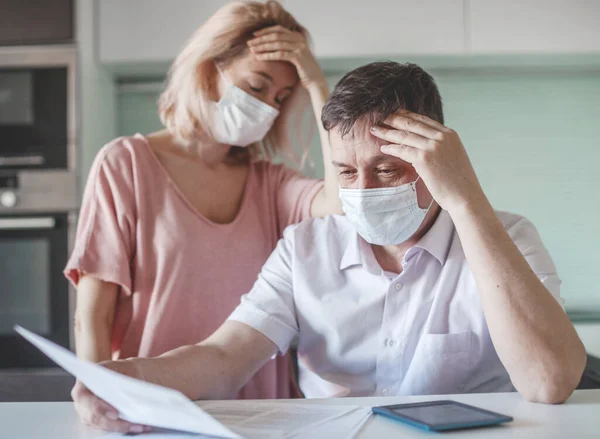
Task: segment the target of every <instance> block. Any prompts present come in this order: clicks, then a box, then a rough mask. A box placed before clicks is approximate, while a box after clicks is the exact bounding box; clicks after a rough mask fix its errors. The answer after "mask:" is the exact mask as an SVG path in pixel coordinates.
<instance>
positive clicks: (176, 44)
mask: <svg viewBox="0 0 600 439" xmlns="http://www.w3.org/2000/svg"><path fill="white" fill-rule="evenodd" d="M226 3H228V1H227V0H202V1H198V0H172V1H169V2H165V1H163V0H127V1H123V0H102V1H98V2H97V6H98V15H99V20H98V23H99V38H100V41H99V45H98V47H99V59H100V61H101V62H102V63H128V62H161V61H163V62H164V61H170V60H172V59H173V58H174V57H175V55H176V54H177V53H178V51H179V50H180V49H181V47H182V46H183V45H184V44H185V42H186V40H187V39H188V38H189V37H190V36H191V34H192V33H193V32H194V31H195V30H196V29H197V28H198V27H199V26H200V25H201V24H202V23H203V22H204V21H205V20H206V19H207V18H208V17H209V16H210V15H212V14H213V13H214V12H215V11H216V10H217V9H218V8H219V7H221V6H222V5H224V4H226ZM282 3H283V5H284V6H285V7H286V8H287V9H288V10H289V11H290V12H291V13H292V14H293V15H294V16H295V17H296V18H297V19H298V21H299V22H300V23H302V24H303V25H304V26H305V27H306V28H307V29H308V30H309V31H310V33H311V35H312V37H313V42H314V49H315V53H316V54H317V56H319V57H322V58H330V57H363V56H369V57H386V56H393V55H401V54H430V55H432V54H463V53H465V50H466V46H465V33H464V28H465V23H464V16H465V14H464V9H463V6H464V5H463V0H421V1H419V2H415V1H413V0H394V1H392V0H371V1H369V2H352V3H351V2H348V1H346V0H328V1H317V0H288V1H282Z"/></svg>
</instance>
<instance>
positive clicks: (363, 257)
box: [340, 210, 454, 272]
mask: <svg viewBox="0 0 600 439" xmlns="http://www.w3.org/2000/svg"><path fill="white" fill-rule="evenodd" d="M453 234H454V223H452V219H451V218H450V215H448V212H446V211H445V210H441V211H440V213H439V215H438V217H437V218H436V220H435V222H434V223H433V226H431V229H429V231H428V232H427V233H426V234H425V235H424V236H423V237H422V238H421V239H420V240H419V242H417V243H416V244H415V245H414V247H411V248H410V249H408V251H407V252H406V255H405V260H406V259H408V258H410V257H412V255H413V254H415V253H416V252H415V250H416V249H418V248H420V249H423V250H425V251H426V252H428V253H430V254H431V255H432V256H433V257H435V258H436V259H437V260H438V261H439V263H440V264H442V265H444V263H445V262H446V258H447V257H448V252H449V250H450V244H451V242H452V236H453ZM356 265H362V266H363V267H365V268H366V269H367V270H368V271H370V272H371V271H373V272H376V271H377V268H376V267H378V266H379V264H377V261H376V260H375V256H374V255H373V250H372V248H371V246H370V245H369V244H368V243H367V242H366V241H365V240H364V239H362V238H361V237H360V235H359V234H358V233H357V232H354V233H353V236H352V237H351V238H350V239H349V240H348V244H347V245H346V249H345V250H344V253H343V255H342V259H341V261H340V270H345V269H347V268H350V267H353V266H356ZM378 270H379V271H381V268H378Z"/></svg>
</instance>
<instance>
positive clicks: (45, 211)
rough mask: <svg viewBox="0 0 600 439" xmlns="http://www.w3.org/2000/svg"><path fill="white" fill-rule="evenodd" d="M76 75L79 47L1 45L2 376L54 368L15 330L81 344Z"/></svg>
mask: <svg viewBox="0 0 600 439" xmlns="http://www.w3.org/2000/svg"><path fill="white" fill-rule="evenodd" d="M75 78H76V50H75V48H74V46H72V45H63V46H26V47H23V46H20V47H0V372H3V371H5V370H6V369H18V370H21V369H30V370H33V369H39V368H45V367H46V366H52V363H51V362H50V361H49V360H47V359H46V358H45V357H44V356H43V355H42V354H41V353H39V352H38V351H36V350H35V349H33V348H32V346H30V345H29V344H28V343H26V342H24V341H23V340H22V339H20V338H19V337H18V336H17V335H16V333H15V332H14V331H13V326H14V325H21V326H23V327H25V328H27V329H30V330H32V331H34V332H36V333H38V334H41V335H43V336H45V337H47V338H49V339H50V340H53V341H55V342H57V343H59V344H60V345H62V346H65V347H69V348H72V347H73V338H72V325H71V322H72V313H73V308H74V300H73V299H74V290H73V288H71V287H70V286H69V285H68V282H67V280H66V279H65V278H64V276H63V274H62V271H63V268H64V265H65V263H66V261H67V258H68V254H69V251H70V248H71V246H72V243H73V235H74V231H75V228H74V225H75V215H76V212H77V207H78V196H77V166H76V163H77V160H76V157H75V153H76V150H77V149H76V138H77V137H76V135H77V126H76V120H77V119H76V105H75V103H76V101H77V99H76V80H75Z"/></svg>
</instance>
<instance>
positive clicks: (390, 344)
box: [388, 340, 396, 347]
mask: <svg viewBox="0 0 600 439" xmlns="http://www.w3.org/2000/svg"><path fill="white" fill-rule="evenodd" d="M395 344H396V342H395V341H394V340H388V346H389V347H393V346H394V345H395Z"/></svg>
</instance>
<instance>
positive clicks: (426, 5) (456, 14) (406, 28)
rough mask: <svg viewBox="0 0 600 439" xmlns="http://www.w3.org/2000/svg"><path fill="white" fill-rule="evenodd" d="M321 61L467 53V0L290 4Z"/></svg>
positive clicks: (292, 0)
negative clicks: (333, 58)
mask: <svg viewBox="0 0 600 439" xmlns="http://www.w3.org/2000/svg"><path fill="white" fill-rule="evenodd" d="M284 4H285V6H286V7H287V8H288V10H289V11H290V12H291V13H292V14H293V15H294V16H295V17H296V18H297V19H298V21H299V22H300V23H302V24H303V25H304V26H306V28H307V29H308V31H309V32H310V33H311V35H312V37H313V42H314V47H315V52H316V53H317V55H318V56H320V57H356V56H364V57H384V56H398V55H404V54H462V53H465V50H466V47H465V35H464V26H465V23H464V10H463V0H419V1H415V0H358V1H348V0H321V1H315V0H288V1H286V2H285V3H284Z"/></svg>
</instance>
